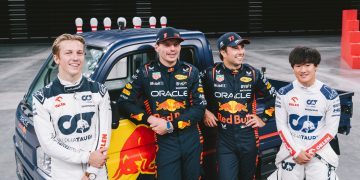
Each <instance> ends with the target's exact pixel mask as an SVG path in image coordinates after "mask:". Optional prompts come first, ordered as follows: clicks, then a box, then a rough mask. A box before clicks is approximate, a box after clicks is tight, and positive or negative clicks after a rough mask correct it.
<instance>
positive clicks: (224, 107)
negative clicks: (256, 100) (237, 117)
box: [219, 101, 248, 114]
mask: <svg viewBox="0 0 360 180" xmlns="http://www.w3.org/2000/svg"><path fill="white" fill-rule="evenodd" d="M219 111H227V112H229V113H231V114H235V113H237V112H241V111H244V112H248V109H247V104H241V103H238V102H236V101H229V102H227V103H224V104H221V103H220V102H219Z"/></svg>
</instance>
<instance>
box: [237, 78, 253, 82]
mask: <svg viewBox="0 0 360 180" xmlns="http://www.w3.org/2000/svg"><path fill="white" fill-rule="evenodd" d="M251 80H252V78H249V77H242V78H240V81H242V82H246V83H247V82H250V81H251Z"/></svg>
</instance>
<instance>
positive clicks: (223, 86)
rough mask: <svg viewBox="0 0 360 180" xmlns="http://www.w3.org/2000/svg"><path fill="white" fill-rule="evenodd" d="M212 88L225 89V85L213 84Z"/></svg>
mask: <svg viewBox="0 0 360 180" xmlns="http://www.w3.org/2000/svg"><path fill="white" fill-rule="evenodd" d="M214 87H219V88H225V87H226V84H214Z"/></svg>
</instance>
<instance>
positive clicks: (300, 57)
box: [289, 46, 321, 68]
mask: <svg viewBox="0 0 360 180" xmlns="http://www.w3.org/2000/svg"><path fill="white" fill-rule="evenodd" d="M320 61H321V55H320V53H319V51H318V50H316V49H314V48H309V47H305V46H298V47H296V48H294V49H293V50H292V51H291V52H290V55H289V63H290V64H291V67H292V68H294V65H295V64H305V63H311V64H314V65H315V66H317V65H319V64H320Z"/></svg>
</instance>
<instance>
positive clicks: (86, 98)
mask: <svg viewBox="0 0 360 180" xmlns="http://www.w3.org/2000/svg"><path fill="white" fill-rule="evenodd" d="M81 100H82V101H84V102H86V103H92V95H91V94H89V95H83V96H81Z"/></svg>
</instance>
